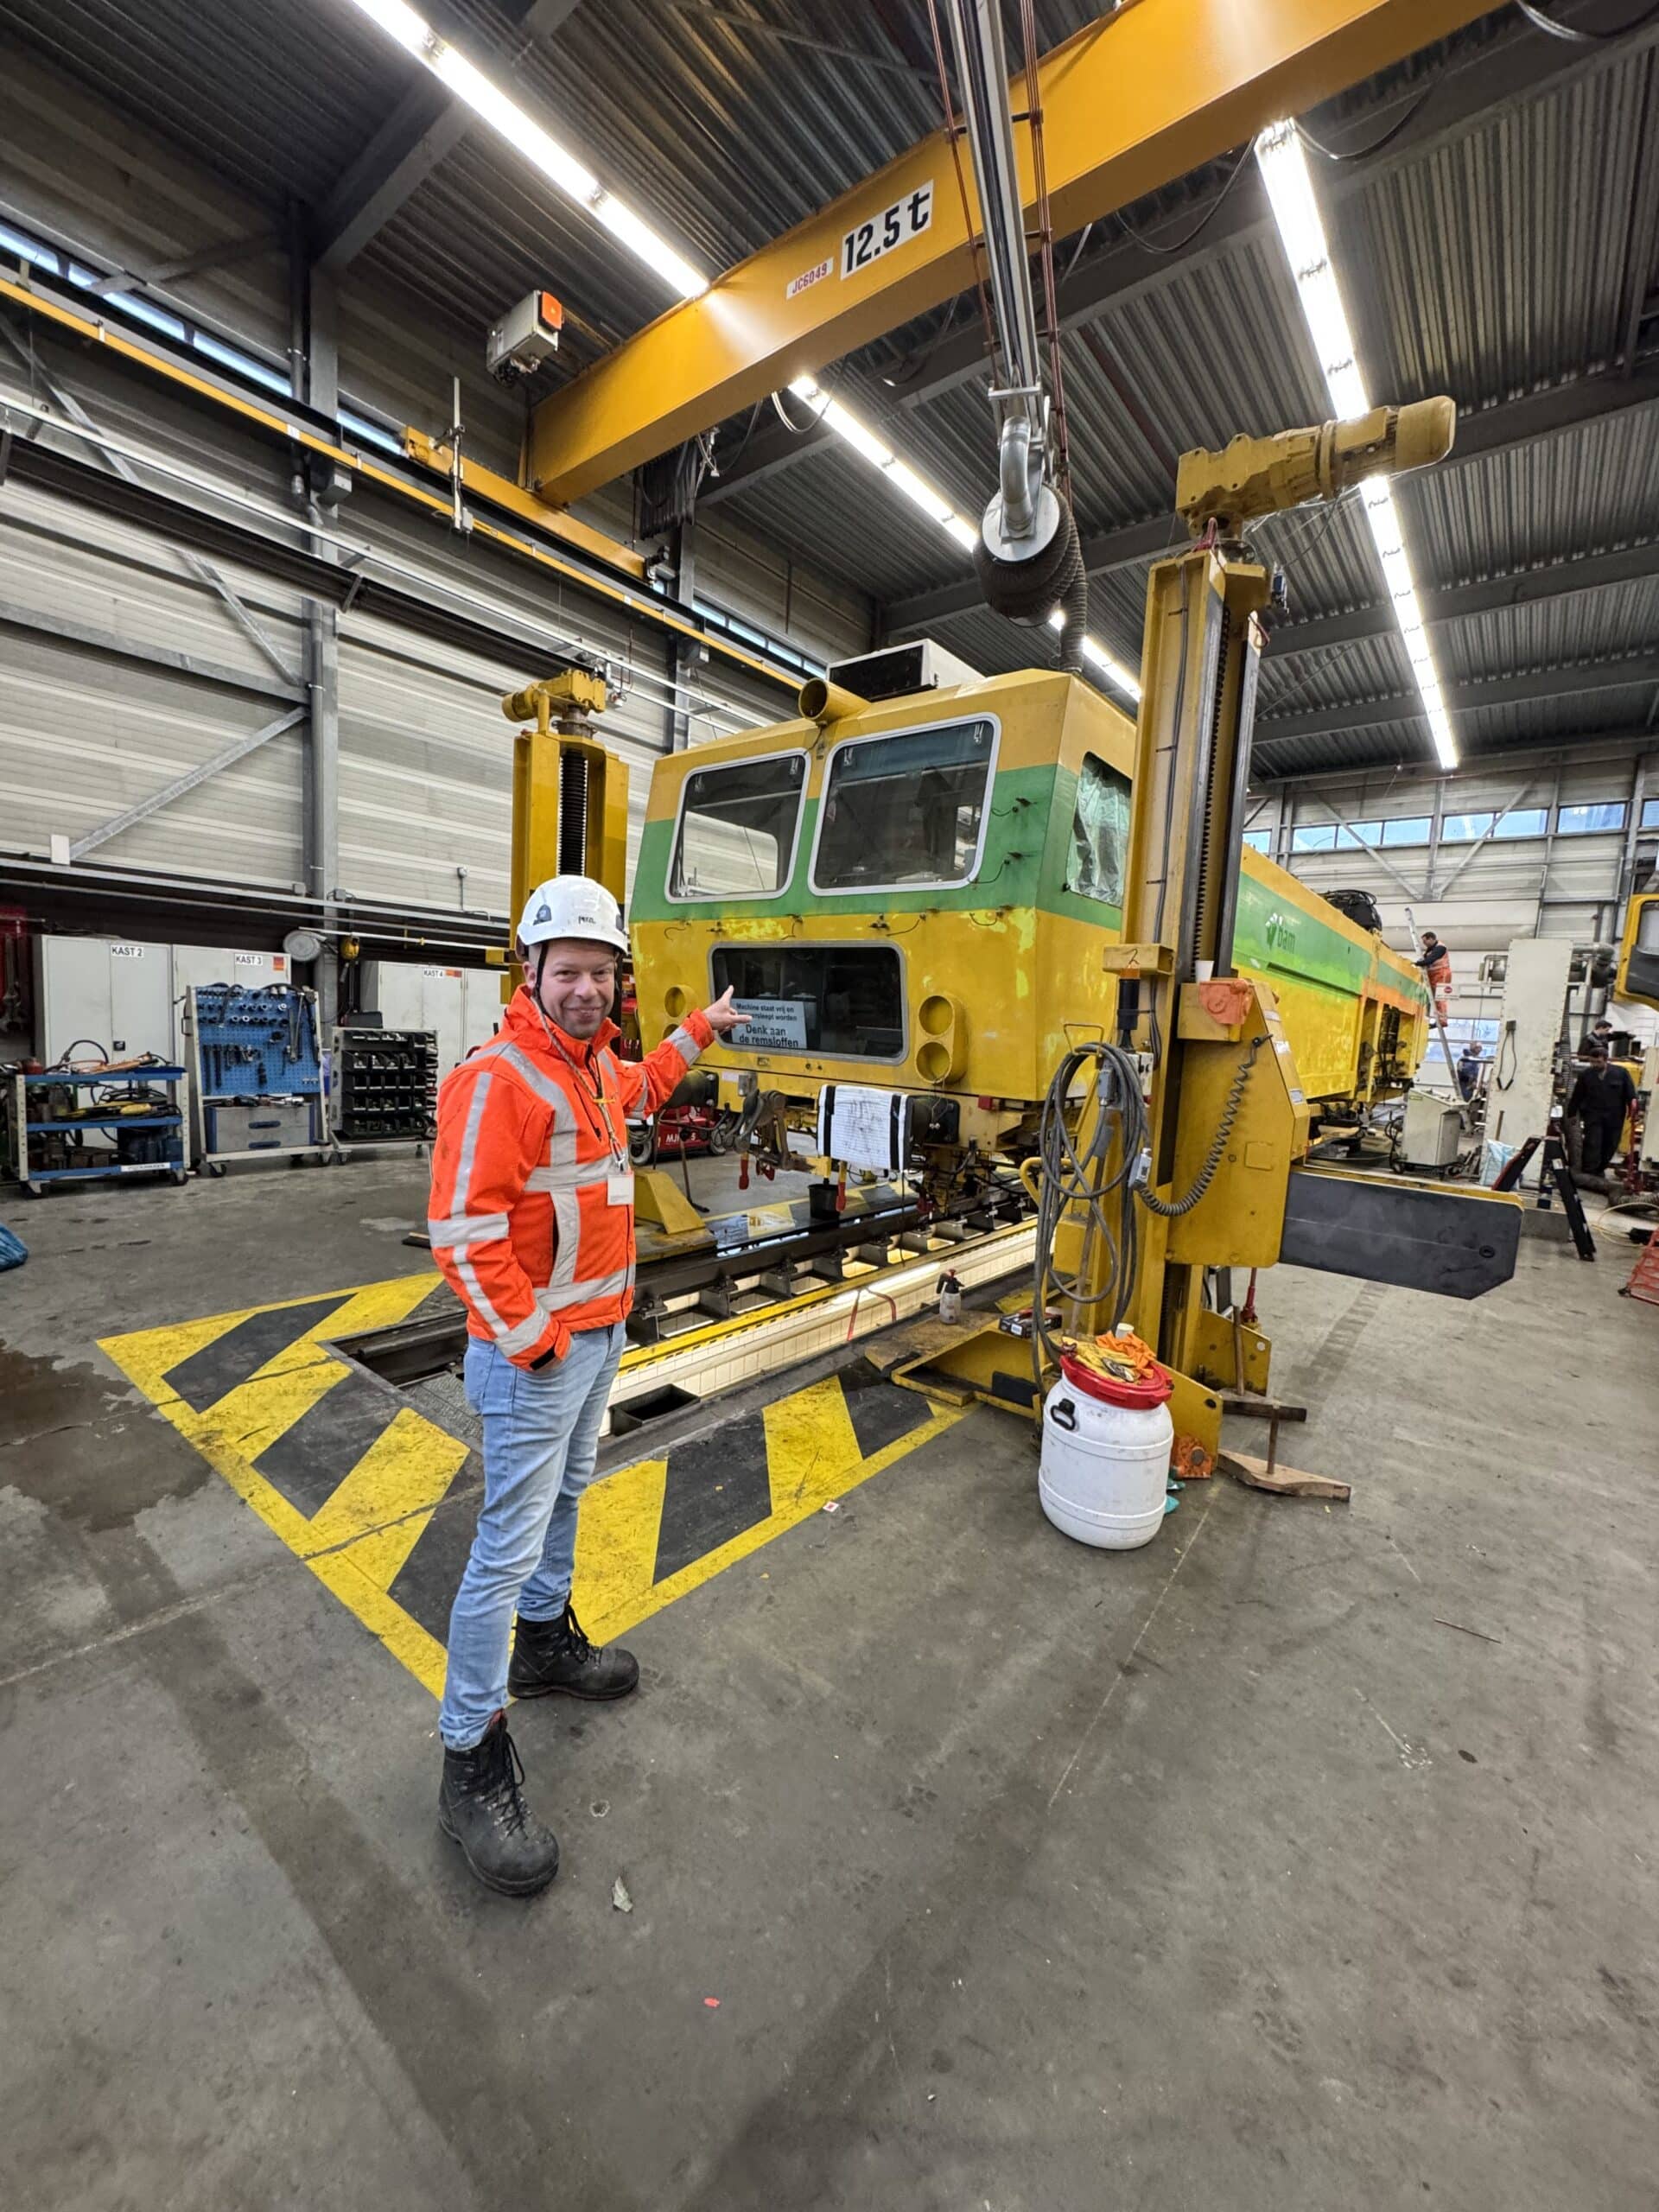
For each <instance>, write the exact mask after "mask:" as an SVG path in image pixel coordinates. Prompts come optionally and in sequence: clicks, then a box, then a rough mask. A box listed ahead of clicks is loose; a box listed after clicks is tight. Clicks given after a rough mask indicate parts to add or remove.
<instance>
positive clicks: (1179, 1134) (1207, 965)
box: [927, 399, 1456, 1457]
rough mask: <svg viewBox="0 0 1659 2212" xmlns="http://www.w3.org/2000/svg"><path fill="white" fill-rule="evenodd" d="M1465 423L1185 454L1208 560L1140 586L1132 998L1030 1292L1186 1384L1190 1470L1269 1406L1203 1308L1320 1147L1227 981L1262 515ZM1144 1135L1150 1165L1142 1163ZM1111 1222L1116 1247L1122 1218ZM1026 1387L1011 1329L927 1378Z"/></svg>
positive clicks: (1248, 1254) (1265, 1002)
mask: <svg viewBox="0 0 1659 2212" xmlns="http://www.w3.org/2000/svg"><path fill="white" fill-rule="evenodd" d="M1455 419H1456V418H1455V410H1454V409H1453V407H1452V402H1451V401H1450V400H1448V399H1434V400H1425V401H1422V402H1420V403H1419V404H1417V405H1415V406H1412V407H1406V408H1381V407H1379V408H1376V409H1374V410H1372V411H1371V412H1370V414H1368V415H1366V416H1360V417H1358V418H1357V419H1356V420H1354V421H1352V422H1348V423H1323V424H1319V425H1316V426H1314V427H1313V428H1310V429H1304V430H1290V431H1286V432H1284V433H1282V434H1281V435H1279V436H1277V437H1269V438H1255V439H1252V438H1236V439H1235V440H1234V441H1233V442H1232V444H1231V445H1230V446H1228V447H1227V448H1224V450H1223V451H1221V452H1217V453H1208V452H1198V453H1189V454H1185V455H1184V456H1183V459H1182V461H1181V464H1180V469H1179V475H1178V478H1177V483H1176V505H1177V507H1178V508H1179V512H1180V513H1181V514H1182V515H1183V517H1184V518H1185V520H1186V522H1187V524H1188V525H1189V527H1190V529H1191V530H1192V532H1193V534H1194V536H1195V537H1196V538H1197V539H1198V543H1195V544H1194V545H1193V546H1192V548H1191V549H1190V550H1188V551H1186V552H1185V553H1181V554H1178V555H1176V556H1173V557H1172V558H1170V559H1168V560H1165V561H1160V563H1157V565H1156V566H1155V567H1154V569H1153V571H1152V574H1151V575H1150V577H1149V579H1148V581H1147V615H1146V628H1145V632H1144V639H1143V645H1142V655H1141V686H1142V690H1141V709H1140V715H1139V717H1138V720H1137V722H1136V727H1135V781H1134V786H1133V795H1132V802H1131V805H1132V811H1131V816H1130V825H1129V838H1128V861H1127V864H1126V868H1125V874H1124V882H1125V895H1124V912H1123V930H1122V940H1121V941H1120V942H1119V943H1117V944H1112V945H1109V946H1108V947H1107V948H1106V950H1105V953H1104V956H1103V957H1104V960H1105V963H1106V966H1107V969H1108V970H1109V972H1110V973H1111V974H1113V975H1115V976H1116V978H1117V982H1118V991H1117V1006H1116V1020H1115V1024H1114V1027H1115V1028H1116V1038H1115V1039H1111V1040H1109V1041H1108V1040H1103V1041H1102V1042H1100V1043H1099V1044H1096V1045H1092V1046H1087V1047H1085V1048H1084V1052H1083V1053H1082V1054H1080V1055H1079V1058H1078V1065H1079V1066H1080V1069H1081V1071H1082V1075H1086V1077H1087V1079H1088V1081H1089V1084H1090V1088H1089V1090H1088V1093H1087V1096H1084V1097H1082V1098H1077V1097H1075V1096H1074V1097H1073V1099H1072V1100H1071V1103H1070V1104H1069V1105H1068V1107H1067V1109H1066V1111H1067V1116H1068V1119H1070V1120H1071V1121H1073V1122H1075V1129H1076V1135H1075V1138H1074V1140H1073V1143H1072V1158H1073V1160H1074V1161H1076V1162H1079V1163H1092V1164H1093V1166H1092V1172H1093V1174H1094V1176H1095V1182H1094V1185H1093V1187H1092V1188H1090V1189H1088V1190H1084V1188H1083V1187H1082V1182H1083V1178H1082V1176H1081V1175H1080V1174H1079V1173H1077V1172H1076V1171H1075V1170H1072V1171H1069V1173H1070V1180H1069V1183H1068V1185H1067V1186H1066V1202H1065V1208H1064V1211H1060V1212H1059V1213H1058V1219H1056V1220H1055V1222H1054V1228H1053V1236H1052V1257H1051V1255H1049V1254H1048V1253H1047V1252H1046V1251H1045V1250H1044V1249H1042V1228H1041V1224H1040V1220H1039V1254H1038V1267H1037V1274H1036V1283H1037V1302H1038V1305H1039V1308H1041V1309H1043V1311H1044V1312H1045V1313H1046V1307H1047V1304H1048V1300H1049V1297H1050V1295H1051V1291H1052V1290H1054V1291H1055V1292H1056V1293H1057V1294H1058V1300H1059V1304H1060V1312H1059V1316H1058V1319H1059V1325H1060V1330H1061V1331H1062V1332H1064V1333H1065V1334H1068V1335H1071V1336H1074V1337H1082V1336H1088V1335H1093V1334H1095V1333H1096V1332H1099V1331H1101V1330H1103V1329H1107V1328H1109V1327H1111V1326H1112V1325H1113V1324H1114V1323H1115V1322H1116V1321H1117V1320H1119V1319H1123V1318H1127V1319H1128V1320H1129V1322H1130V1323H1131V1324H1132V1325H1133V1326H1134V1328H1135V1333H1136V1334H1137V1335H1138V1336H1139V1337H1141V1338H1142V1339H1143V1340H1144V1341H1145V1342H1146V1343H1147V1344H1149V1345H1150V1346H1151V1347H1152V1349H1153V1350H1154V1352H1155V1353H1156V1354H1157V1356H1158V1358H1159V1360H1160V1362H1161V1363H1162V1364H1163V1365H1164V1366H1165V1367H1166V1369H1167V1370H1168V1371H1169V1373H1170V1376H1171V1377H1172V1380H1173V1397H1172V1400H1171V1408H1170V1409H1171V1414H1172V1417H1173V1421H1174V1424H1175V1429H1176V1433H1177V1437H1178V1440H1179V1446H1180V1448H1181V1450H1182V1452H1183V1454H1184V1455H1185V1453H1186V1452H1190V1450H1191V1448H1192V1446H1198V1448H1199V1449H1200V1450H1201V1451H1202V1452H1204V1453H1205V1454H1206V1455H1209V1456H1211V1457H1213V1455H1214V1453H1215V1452H1216V1451H1217V1447H1218V1446H1219V1442H1220V1433H1221V1414H1222V1406H1221V1396H1220V1393H1221V1391H1222V1390H1223V1389H1227V1388H1237V1389H1254V1390H1256V1391H1261V1390H1263V1389H1265V1388H1266V1385H1267V1380H1268V1356H1269V1347H1268V1343H1267V1340H1266V1338H1264V1337H1262V1336H1261V1335H1260V1334H1259V1333H1258V1332H1255V1331H1254V1330H1251V1329H1248V1328H1245V1327H1244V1326H1243V1325H1242V1324H1239V1323H1236V1320H1235V1319H1231V1318H1229V1317H1228V1316H1225V1315H1224V1314H1223V1313H1219V1312H1217V1311H1215V1310H1212V1309H1211V1308H1210V1307H1208V1306H1206V1305H1205V1299H1204V1279H1205V1271H1206V1270H1207V1269H1212V1268H1259V1267H1270V1266H1272V1265H1273V1264H1274V1262H1275V1261H1277V1260H1278V1259H1279V1258H1280V1256H1281V1249H1282V1246H1283V1240H1284V1236H1285V1230H1286V1219H1287V1203H1288V1199H1289V1194H1290V1190H1291V1176H1292V1170H1293V1168H1294V1166H1295V1165H1296V1163H1297V1161H1298V1160H1300V1159H1301V1158H1302V1156H1303V1154H1305V1153H1306V1148H1307V1128H1308V1110H1307V1106H1306V1101H1305V1099H1304V1097H1303V1094H1302V1090H1301V1087H1300V1083H1299V1081H1298V1078H1297V1073H1296V1065H1295V1061H1294V1057H1293V1055H1292V1052H1291V1047H1290V1042H1289V1039H1288V1038H1287V1036H1286V1034H1285V1031H1284V1027H1283V1025H1282V1023H1281V1020H1280V1018H1279V1012H1278V1007H1277V1005H1276V1002H1275V1001H1274V995H1273V993H1272V991H1271V989H1270V988H1268V986H1267V984H1265V983H1264V982H1258V981H1256V980H1255V979H1253V978H1251V977H1248V976H1238V975H1236V974H1235V973H1234V971H1233V962H1232V950H1233V932H1234V922H1235V918H1236V906H1237V898H1238V886H1239V877H1240V872H1241V853H1242V847H1243V810H1244V802H1245V794H1246V786H1247V784H1248V780H1249V761H1250V738H1251V730H1252V727H1253V723H1254V718H1255V686H1256V671H1257V666H1258V664H1259V660H1260V657H1261V652H1262V645H1263V642H1264V636H1263V631H1262V613H1263V610H1264V609H1265V608H1266V607H1268V604H1269V601H1270V598H1271V594H1272V582H1271V579H1270V577H1269V575H1268V571H1267V569H1265V568H1264V567H1263V566H1262V563H1260V562H1259V561H1257V560H1256V559H1255V557H1254V556H1253V555H1252V554H1251V552H1250V550H1249V547H1248V545H1247V543H1246V541H1245V536H1244V532H1245V530H1246V527H1247V525H1248V524H1249V523H1250V522H1252V521H1254V520H1255V519H1257V518H1260V517H1262V516H1263V515H1267V514H1272V513H1276V512H1280V511H1281V510H1282V509H1284V508H1287V507H1292V506H1296V505H1300V504H1301V503H1302V502H1303V501H1304V500H1307V499H1336V498H1338V496H1339V495H1340V494H1341V493H1343V492H1344V491H1345V490H1347V489H1349V488H1350V487H1351V486H1354V485H1357V484H1358V483H1359V482H1361V481H1362V480H1363V479H1365V478H1366V477H1369V476H1392V475H1396V474H1400V473H1402V471H1404V470H1406V469H1409V468H1415V467H1421V466H1422V465H1423V464H1424V463H1425V462H1427V461H1435V460H1438V459H1439V458H1440V455H1441V454H1444V453H1445V452H1446V450H1447V449H1448V448H1449V447H1450V445H1451V442H1452V429H1453V426H1454V423H1455ZM1090 1054H1092V1055H1094V1056H1095V1057H1094V1058H1093V1059H1092V1060H1090V1058H1088V1057H1087V1055H1090ZM1123 1054H1128V1055H1130V1056H1131V1058H1132V1064H1133V1070H1134V1072H1135V1075H1136V1076H1138V1078H1139V1087H1140V1090H1141V1096H1142V1099H1143V1100H1144V1111H1143V1113H1142V1112H1139V1111H1137V1112H1134V1113H1131V1112H1130V1111H1129V1109H1131V1108H1133V1107H1136V1106H1137V1105H1138V1103H1139V1102H1136V1101H1135V1099H1134V1098H1133V1095H1132V1092H1131V1093H1130V1095H1128V1096H1126V1095H1125V1091H1124V1090H1123V1088H1122V1078H1123V1077H1124V1076H1125V1073H1126V1065H1127V1064H1126V1063H1125V1061H1124V1059H1123V1058H1122V1055H1123ZM1079 1079H1082V1077H1081V1075H1080V1077H1079ZM1103 1116H1109V1117H1110V1121H1109V1125H1108V1126H1106V1127H1104V1128H1103ZM1142 1121H1143V1122H1144V1132H1143V1133H1142V1132H1141V1130H1140V1128H1139V1127H1138V1125H1139V1123H1140V1122H1142ZM1132 1124H1134V1125H1136V1126H1135V1140H1134V1141H1135V1142H1137V1144H1139V1145H1141V1147H1142V1150H1141V1153H1140V1155H1139V1156H1137V1157H1136V1158H1135V1159H1133V1160H1125V1159H1124V1156H1123V1147H1124V1145H1125V1143H1126V1142H1128V1141H1130V1134H1129V1133H1130V1128H1131V1125H1132ZM1022 1173H1025V1175H1026V1179H1027V1187H1028V1188H1029V1189H1030V1190H1031V1191H1032V1193H1033V1197H1036V1198H1039V1200H1041V1199H1043V1194H1044V1192H1045V1190H1046V1191H1047V1192H1049V1193H1050V1198H1051V1199H1052V1192H1053V1190H1054V1188H1055V1185H1054V1181H1053V1178H1052V1173H1051V1171H1050V1170H1048V1169H1047V1168H1046V1167H1039V1163H1038V1162H1037V1161H1036V1160H1030V1161H1027V1163H1026V1166H1025V1169H1024V1170H1022ZM1131 1194H1132V1195H1131ZM1393 1195H1394V1194H1393V1193H1392V1192H1390V1191H1389V1190H1388V1189H1386V1188H1382V1189H1379V1188H1378V1187H1377V1186H1376V1184H1375V1179H1370V1184H1369V1185H1366V1186H1365V1187H1364V1188H1363V1189H1362V1190H1360V1191H1359V1192H1358V1193H1357V1195H1355V1196H1353V1197H1351V1198H1347V1217H1346V1218H1344V1219H1342V1220H1340V1221H1338V1223H1337V1224H1336V1225H1335V1227H1334V1228H1333V1229H1332V1231H1331V1241H1330V1245H1329V1248H1328V1250H1327V1254H1326V1255H1324V1256H1322V1257H1321V1259H1320V1260H1319V1261H1317V1262H1314V1263H1315V1264H1325V1265H1331V1264H1332V1263H1333V1262H1332V1257H1331V1256H1330V1253H1332V1252H1336V1253H1338V1254H1339V1252H1340V1250H1341V1249H1342V1248H1343V1247H1344V1240H1345V1241H1346V1249H1350V1250H1351V1249H1353V1241H1354V1239H1355V1238H1356V1237H1358V1238H1363V1236H1367V1235H1369V1234H1371V1233H1372V1228H1371V1222H1372V1219H1373V1216H1372V1214H1371V1212H1370V1209H1371V1208H1372V1206H1373V1204H1374V1201H1375V1200H1376V1198H1379V1197H1380V1198H1382V1199H1383V1201H1384V1202H1387V1201H1388V1200H1389V1198H1391V1197H1392V1196H1393ZM1441 1195H1442V1194H1439V1193H1437V1194H1435V1196H1436V1197H1437V1198H1438V1197H1440V1196H1441ZM1344 1197H1346V1194H1345V1193H1344ZM1045 1203H1047V1201H1045ZM1119 1208H1121V1209H1122V1215H1121V1219H1122V1233H1116V1232H1115V1230H1114V1228H1113V1222H1112V1218H1111V1210H1112V1209H1119ZM1356 1216H1358V1217H1359V1218H1357V1221H1356V1218H1355V1217H1356ZM1128 1253H1133V1254H1134V1255H1135V1257H1134V1260H1133V1262H1132V1263H1131V1262H1129V1261H1128V1259H1126V1254H1128ZM1126 1279H1127V1284H1128V1287H1127V1289H1126V1288H1125V1287H1124V1286H1125V1281H1126ZM1425 1287H1427V1286H1425ZM1112 1306H1116V1311H1114V1310H1110V1308H1111V1307H1112ZM1045 1326H1046V1323H1045ZM1035 1364H1036V1369H1037V1372H1036V1376H1035V1383H1034V1388H1033V1381H1032V1380H1031V1379H1029V1378H1026V1377H1020V1376H1019V1375H1018V1374H1017V1373H1016V1372H1015V1371H1014V1370H1017V1369H1018V1367H1019V1366H1020V1352H1019V1349H1018V1348H1017V1347H1015V1346H1014V1345H1012V1344H1010V1342H1009V1339H1008V1338H1007V1335H1006V1334H1004V1333H1003V1332H1001V1326H1000V1325H993V1326H992V1327H990V1328H988V1329H985V1330H982V1331H981V1332H978V1334H976V1335H975V1336H973V1337H970V1338H967V1339H966V1340H965V1341H963V1342H962V1343H960V1344H957V1345H956V1346H955V1347H953V1348H952V1349H950V1350H949V1351H944V1352H941V1353H938V1354H936V1355H935V1356H934V1357H932V1358H931V1361H930V1362H928V1363H927V1365H928V1369H929V1371H930V1372H931V1373H932V1374H935V1375H937V1374H940V1373H943V1374H945V1375H949V1376H955V1377H957V1379H959V1380H960V1381H962V1382H963V1383H966V1384H967V1386H968V1387H969V1389H972V1390H974V1391H975V1392H976V1394H977V1395H981V1396H983V1397H986V1398H988V1399H990V1400H991V1401H993V1402H998V1403H1002V1404H1007V1405H1010V1406H1018V1407H1020V1408H1023V1409H1024V1410H1027V1411H1029V1412H1035V1411H1037V1410H1038V1409H1039V1407H1040V1404H1041V1400H1042V1395H1043V1391H1044V1389H1045V1388H1046V1381H1047V1380H1048V1379H1052V1378H1050V1377H1048V1376H1047V1375H1046V1369H1045V1365H1044V1362H1043V1359H1042V1357H1041V1356H1040V1354H1039V1356H1038V1357H1037V1359H1036V1363H1035Z"/></svg>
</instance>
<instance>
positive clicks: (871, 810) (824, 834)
mask: <svg viewBox="0 0 1659 2212" xmlns="http://www.w3.org/2000/svg"><path fill="white" fill-rule="evenodd" d="M995 747H996V726H995V723H994V722H990V721H971V722H941V723H939V724H938V725H937V727H935V728H932V729H917V730H907V731H906V732H904V733H903V734H900V735H899V736H895V737H863V738H854V739H852V740H851V741H849V743H847V744H845V745H842V746H839V747H836V751H835V752H834V753H831V754H830V756H829V774H828V777H827V778H826V779H825V783H824V790H823V808H822V812H821V816H820V821H819V827H818V849H817V857H816V859H815V861H814V863H813V869H812V885H813V888H814V889H815V890H817V891H907V890H910V889H912V888H913V887H920V886H933V885H943V884H960V883H967V882H969V881H971V880H972V878H973V875H974V873H975V871H976V868H978V866H979V855H980V848H981V845H982V842H983V838H984V829H985V810H986V793H987V791H988V786H989V784H990V776H991V760H992V755H993V753H995Z"/></svg>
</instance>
